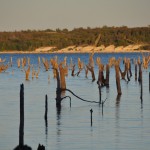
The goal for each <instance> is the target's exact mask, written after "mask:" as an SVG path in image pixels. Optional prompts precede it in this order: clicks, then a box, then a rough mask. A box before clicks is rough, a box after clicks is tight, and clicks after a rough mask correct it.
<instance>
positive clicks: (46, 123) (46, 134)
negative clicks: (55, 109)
mask: <svg viewBox="0 0 150 150" xmlns="http://www.w3.org/2000/svg"><path fill="white" fill-rule="evenodd" d="M47 139H48V121H47V118H46V119H45V140H46V147H47Z"/></svg>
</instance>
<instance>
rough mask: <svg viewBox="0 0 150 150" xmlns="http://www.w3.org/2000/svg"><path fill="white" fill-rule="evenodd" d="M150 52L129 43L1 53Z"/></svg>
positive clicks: (4, 52) (42, 48) (44, 48)
mask: <svg viewBox="0 0 150 150" xmlns="http://www.w3.org/2000/svg"><path fill="white" fill-rule="evenodd" d="M93 52H94V53H150V50H143V49H140V45H128V46H126V47H123V46H119V47H115V46H114V45H110V46H108V47H105V46H103V45H102V46H99V47H94V46H92V45H88V46H78V47H76V46H69V47H66V48H63V49H60V50H56V48H55V47H40V48H38V49H35V50H34V51H17V50H10V51H9V50H6V51H1V52H0V54H67V53H68V54H76V53H81V54H83V53H93Z"/></svg>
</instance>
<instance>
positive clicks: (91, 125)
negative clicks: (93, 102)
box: [90, 109, 93, 126]
mask: <svg viewBox="0 0 150 150" xmlns="http://www.w3.org/2000/svg"><path fill="white" fill-rule="evenodd" d="M90 112H91V126H92V124H93V119H92V113H93V110H92V109H91V110H90Z"/></svg>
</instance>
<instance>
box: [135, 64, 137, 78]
mask: <svg viewBox="0 0 150 150" xmlns="http://www.w3.org/2000/svg"><path fill="white" fill-rule="evenodd" d="M135 81H137V62H135Z"/></svg>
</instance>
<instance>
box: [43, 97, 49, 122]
mask: <svg viewBox="0 0 150 150" xmlns="http://www.w3.org/2000/svg"><path fill="white" fill-rule="evenodd" d="M47 112H48V97H47V95H45V115H44V118H45V120H47Z"/></svg>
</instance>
